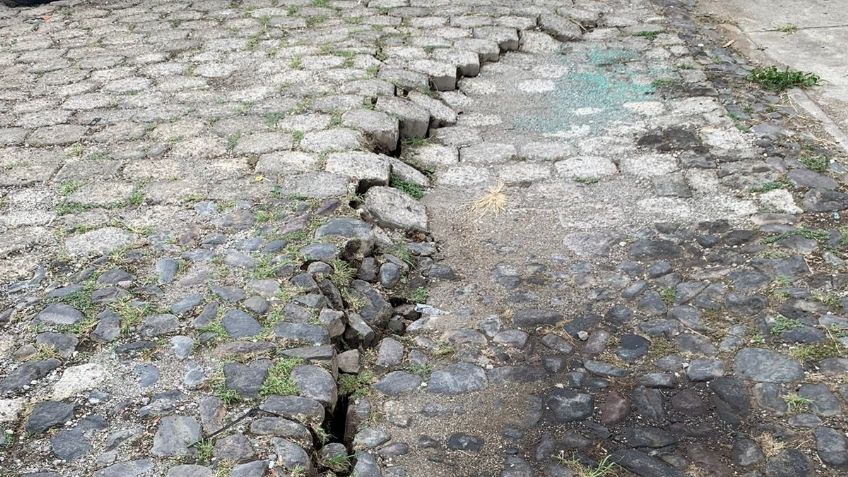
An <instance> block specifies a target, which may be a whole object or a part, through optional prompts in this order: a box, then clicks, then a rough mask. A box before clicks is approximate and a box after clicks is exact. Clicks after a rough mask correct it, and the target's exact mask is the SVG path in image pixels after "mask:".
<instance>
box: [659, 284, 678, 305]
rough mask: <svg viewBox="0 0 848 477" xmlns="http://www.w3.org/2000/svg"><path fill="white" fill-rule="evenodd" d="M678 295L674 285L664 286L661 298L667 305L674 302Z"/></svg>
mask: <svg viewBox="0 0 848 477" xmlns="http://www.w3.org/2000/svg"><path fill="white" fill-rule="evenodd" d="M676 297H677V292H676V291H675V290H674V288H672V287H668V288H663V289H662V290H660V298H662V301H663V303H665V305H666V306H671V305H673V304H674V299H675V298H676Z"/></svg>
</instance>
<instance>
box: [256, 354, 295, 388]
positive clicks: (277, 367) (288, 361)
mask: <svg viewBox="0 0 848 477" xmlns="http://www.w3.org/2000/svg"><path fill="white" fill-rule="evenodd" d="M302 363H303V360H302V359H298V358H282V359H279V360H277V362H276V363H274V365H273V366H271V368H270V369H268V377H267V378H265V382H264V383H262V388H261V389H260V390H259V394H260V395H261V396H268V395H271V394H275V395H277V396H292V395H295V394H297V393H298V392H300V390H299V389H298V387H297V384H295V382H294V381H292V379H291V373H292V370H293V369H294V368H295V367H296V366H298V365H300V364H302Z"/></svg>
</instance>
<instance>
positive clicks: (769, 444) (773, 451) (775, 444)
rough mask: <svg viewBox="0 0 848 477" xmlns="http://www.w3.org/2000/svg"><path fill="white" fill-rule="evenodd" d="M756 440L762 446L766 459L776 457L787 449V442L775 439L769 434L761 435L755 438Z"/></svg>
mask: <svg viewBox="0 0 848 477" xmlns="http://www.w3.org/2000/svg"><path fill="white" fill-rule="evenodd" d="M754 440H755V441H757V443H758V444H760V448H762V449H763V454H765V455H766V457H773V456H776V455H777V454H780V452H781V451H782V450H783V449H784V448H785V447H786V443H785V442H783V441H779V440H777V439H775V438H774V436H772V435H771V434H769V433H768V432H764V433H762V434H760V435H759V436H757V437H756V438H754Z"/></svg>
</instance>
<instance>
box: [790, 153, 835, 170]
mask: <svg viewBox="0 0 848 477" xmlns="http://www.w3.org/2000/svg"><path fill="white" fill-rule="evenodd" d="M798 162H800V163H801V164H803V165H804V167H806V168H807V169H809V170H811V171H815V172H824V171H826V170H827V167H828V166H829V165H830V159H829V158H828V157H827V156H823V155H821V154H816V155H813V154H803V155H802V156H801V157H799V158H798Z"/></svg>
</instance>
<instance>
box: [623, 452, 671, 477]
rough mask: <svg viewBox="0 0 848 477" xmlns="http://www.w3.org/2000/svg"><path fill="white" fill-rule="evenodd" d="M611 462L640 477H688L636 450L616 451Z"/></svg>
mask: <svg viewBox="0 0 848 477" xmlns="http://www.w3.org/2000/svg"><path fill="white" fill-rule="evenodd" d="M610 460H611V461H612V462H615V463H616V464H618V465H620V466H622V467H624V468H625V469H627V470H629V471H630V472H633V473H634V474H636V475H638V476H640V477H686V474H684V473H683V472H682V471H679V470H677V469H675V468H674V467H671V466H669V465H668V464H666V463H665V462H663V461H661V460H659V459H656V458H654V457H651V456H649V455H648V454H646V453H644V452H641V451H638V450H635V449H626V450H620V451H616V452H614V453H612V454H611V455H610Z"/></svg>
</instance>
